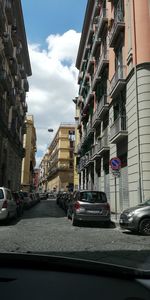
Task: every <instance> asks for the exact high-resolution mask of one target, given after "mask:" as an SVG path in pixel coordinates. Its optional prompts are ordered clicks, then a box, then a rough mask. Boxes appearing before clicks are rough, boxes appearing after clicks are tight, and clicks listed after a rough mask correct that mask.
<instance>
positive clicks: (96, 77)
mask: <svg viewBox="0 0 150 300" xmlns="http://www.w3.org/2000/svg"><path fill="white" fill-rule="evenodd" d="M149 32H150V14H149V0H143V1H140V0H136V1H135V0H112V1H111V0H103V1H101V0H95V1H91V0H89V1H88V3H87V8H86V13H85V19H84V24H83V30H82V35H81V40H80V45H79V50H78V55H77V60H76V67H77V68H78V69H79V77H78V83H79V96H78V100H77V103H78V107H79V109H80V117H79V120H80V128H79V132H80V144H79V149H78V154H80V160H79V163H78V170H79V184H80V188H90V189H95V190H97V189H98V190H103V191H105V192H106V194H107V197H108V200H109V201H110V203H111V209H112V211H115V210H116V208H117V211H118V212H120V211H121V210H123V209H125V208H127V207H129V206H134V205H136V204H138V203H140V202H142V201H144V200H145V199H146V198H147V197H149V194H150V185H149V182H150V43H149ZM115 157H117V158H119V159H120V160H121V168H120V170H119V172H117V174H116V176H117V178H116V185H117V186H116V189H115V176H114V174H113V173H112V170H111V168H110V160H111V159H112V158H115ZM115 199H117V202H116V201H115ZM116 203H117V207H116Z"/></svg>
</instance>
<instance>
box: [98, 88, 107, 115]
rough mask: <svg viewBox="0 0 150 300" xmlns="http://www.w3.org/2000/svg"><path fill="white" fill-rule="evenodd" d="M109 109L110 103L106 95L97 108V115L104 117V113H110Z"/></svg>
mask: <svg viewBox="0 0 150 300" xmlns="http://www.w3.org/2000/svg"><path fill="white" fill-rule="evenodd" d="M108 107H109V103H108V97H107V95H106V94H104V95H103V96H102V97H101V99H100V101H99V103H98V106H97V115H98V117H99V118H101V117H102V116H103V114H104V113H106V111H108Z"/></svg>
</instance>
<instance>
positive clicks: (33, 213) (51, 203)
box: [22, 199, 65, 219]
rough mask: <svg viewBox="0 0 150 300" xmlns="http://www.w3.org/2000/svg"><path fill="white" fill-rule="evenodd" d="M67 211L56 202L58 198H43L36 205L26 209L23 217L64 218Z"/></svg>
mask: <svg viewBox="0 0 150 300" xmlns="http://www.w3.org/2000/svg"><path fill="white" fill-rule="evenodd" d="M63 217H65V212H64V211H63V210H62V209H61V208H59V207H58V206H57V204H56V200H54V199H47V200H42V201H41V202H40V203H38V204H37V205H36V206H34V207H32V208H30V209H29V210H26V211H24V214H23V216H22V219H34V218H63Z"/></svg>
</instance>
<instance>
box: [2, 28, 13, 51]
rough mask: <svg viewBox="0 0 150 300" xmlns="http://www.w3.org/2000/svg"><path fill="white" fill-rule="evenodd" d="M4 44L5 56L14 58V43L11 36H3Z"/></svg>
mask: <svg viewBox="0 0 150 300" xmlns="http://www.w3.org/2000/svg"><path fill="white" fill-rule="evenodd" d="M3 44H4V48H5V54H6V56H7V57H12V55H13V43H12V39H11V36H10V35H9V34H8V33H4V35H3Z"/></svg>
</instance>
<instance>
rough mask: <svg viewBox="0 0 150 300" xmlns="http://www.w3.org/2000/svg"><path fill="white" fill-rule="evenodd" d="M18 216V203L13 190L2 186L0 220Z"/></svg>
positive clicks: (0, 189)
mask: <svg viewBox="0 0 150 300" xmlns="http://www.w3.org/2000/svg"><path fill="white" fill-rule="evenodd" d="M16 216H17V205H16V202H15V200H14V198H13V196H12V193H11V190H10V189H8V188H5V187H0V220H6V219H9V218H13V217H16Z"/></svg>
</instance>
